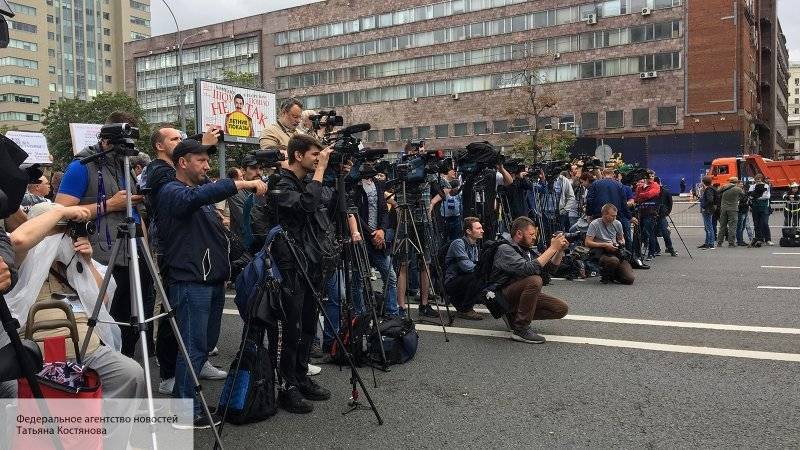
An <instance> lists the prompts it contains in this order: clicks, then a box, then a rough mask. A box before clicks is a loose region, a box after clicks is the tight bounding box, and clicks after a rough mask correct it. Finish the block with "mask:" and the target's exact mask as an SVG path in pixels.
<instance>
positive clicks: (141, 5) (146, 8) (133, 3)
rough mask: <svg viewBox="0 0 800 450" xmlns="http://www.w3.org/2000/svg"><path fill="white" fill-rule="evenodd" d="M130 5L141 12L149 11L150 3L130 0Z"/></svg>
mask: <svg viewBox="0 0 800 450" xmlns="http://www.w3.org/2000/svg"><path fill="white" fill-rule="evenodd" d="M130 5H131V8H133V9H138V10H139V11H142V12H150V5H148V4H145V3H141V2H137V1H136V0H130Z"/></svg>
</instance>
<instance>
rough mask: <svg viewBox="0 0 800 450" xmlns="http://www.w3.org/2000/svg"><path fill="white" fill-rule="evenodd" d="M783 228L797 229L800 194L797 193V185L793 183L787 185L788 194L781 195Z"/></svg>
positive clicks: (799, 217) (799, 215)
mask: <svg viewBox="0 0 800 450" xmlns="http://www.w3.org/2000/svg"><path fill="white" fill-rule="evenodd" d="M783 201H784V202H786V203H785V204H784V205H783V226H784V227H797V226H798V225H799V223H798V222H800V192H798V184H797V182H796V181H793V182H792V184H790V185H789V192H785V193H784V194H783Z"/></svg>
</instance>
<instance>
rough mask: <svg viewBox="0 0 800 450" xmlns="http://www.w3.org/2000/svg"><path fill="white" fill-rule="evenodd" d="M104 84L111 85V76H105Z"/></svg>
mask: <svg viewBox="0 0 800 450" xmlns="http://www.w3.org/2000/svg"><path fill="white" fill-rule="evenodd" d="M106 83H111V75H106Z"/></svg>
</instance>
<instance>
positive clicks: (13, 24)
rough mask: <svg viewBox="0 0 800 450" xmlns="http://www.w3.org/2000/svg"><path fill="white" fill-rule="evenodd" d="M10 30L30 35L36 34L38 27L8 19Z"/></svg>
mask: <svg viewBox="0 0 800 450" xmlns="http://www.w3.org/2000/svg"><path fill="white" fill-rule="evenodd" d="M6 22H8V26H9V28H11V29H12V30H19V31H27V32H28V33H36V25H31V24H29V23H23V22H17V21H16V20H11V19H6Z"/></svg>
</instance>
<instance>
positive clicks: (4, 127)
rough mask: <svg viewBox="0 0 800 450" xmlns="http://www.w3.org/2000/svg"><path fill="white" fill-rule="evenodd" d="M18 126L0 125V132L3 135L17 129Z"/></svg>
mask: <svg viewBox="0 0 800 450" xmlns="http://www.w3.org/2000/svg"><path fill="white" fill-rule="evenodd" d="M18 129H19V128H17V127H16V126H13V125H11V126H8V125H0V134H3V135H5V134H6V133H7V132H9V131H17V130H18Z"/></svg>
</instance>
